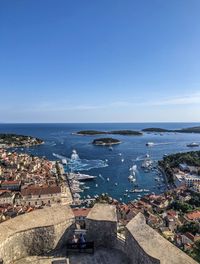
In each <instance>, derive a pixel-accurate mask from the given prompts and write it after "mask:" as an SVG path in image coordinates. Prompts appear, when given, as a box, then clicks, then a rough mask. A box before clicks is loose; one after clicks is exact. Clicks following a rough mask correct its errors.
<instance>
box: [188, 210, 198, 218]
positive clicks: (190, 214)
mask: <svg viewBox="0 0 200 264" xmlns="http://www.w3.org/2000/svg"><path fill="white" fill-rule="evenodd" d="M186 217H187V218H188V219H189V220H196V219H200V211H195V212H192V213H188V214H186Z"/></svg>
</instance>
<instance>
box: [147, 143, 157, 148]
mask: <svg viewBox="0 0 200 264" xmlns="http://www.w3.org/2000/svg"><path fill="white" fill-rule="evenodd" d="M154 145H155V143H154V142H147V143H146V146H147V147H153V146H154Z"/></svg>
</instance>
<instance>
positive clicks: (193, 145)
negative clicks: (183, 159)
mask: <svg viewBox="0 0 200 264" xmlns="http://www.w3.org/2000/svg"><path fill="white" fill-rule="evenodd" d="M187 147H189V148H191V147H192V148H194V147H199V143H196V142H192V143H190V144H187Z"/></svg>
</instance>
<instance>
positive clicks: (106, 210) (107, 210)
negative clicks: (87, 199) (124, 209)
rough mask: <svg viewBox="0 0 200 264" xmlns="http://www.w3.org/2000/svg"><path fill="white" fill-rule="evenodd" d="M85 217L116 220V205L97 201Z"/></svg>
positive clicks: (97, 219)
mask: <svg viewBox="0 0 200 264" xmlns="http://www.w3.org/2000/svg"><path fill="white" fill-rule="evenodd" d="M87 219H91V220H95V221H112V222H117V214H116V207H115V206H114V205H110V204H101V203H97V204H95V205H94V207H93V208H92V210H90V212H89V214H88V216H87Z"/></svg>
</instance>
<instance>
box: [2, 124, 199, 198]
mask: <svg viewBox="0 0 200 264" xmlns="http://www.w3.org/2000/svg"><path fill="white" fill-rule="evenodd" d="M199 125H200V124H199V123H127V124H126V123H106V124H0V133H3V132H6V133H17V134H23V135H30V136H34V137H39V138H41V139H43V140H44V141H45V144H44V145H41V146H35V147H31V148H28V149H26V148H25V149H19V150H18V151H19V152H20V151H21V152H26V153H29V154H34V155H38V156H46V157H47V158H48V159H50V160H59V158H58V157H59V156H57V155H61V157H66V158H70V156H71V153H72V150H73V149H75V150H76V151H77V153H78V155H79V157H80V164H79V167H78V168H76V169H77V170H80V172H81V173H86V174H90V175H95V176H97V178H96V179H95V180H94V181H91V182H88V183H87V186H89V187H90V189H88V190H85V191H84V193H83V194H82V195H83V196H87V195H91V196H93V195H95V194H101V193H108V194H109V195H111V196H112V197H115V198H117V199H119V198H122V200H123V201H124V202H127V201H129V200H133V199H135V198H138V194H135V193H130V194H129V195H130V197H127V196H124V193H125V190H126V189H127V190H130V189H132V188H133V183H132V184H131V183H130V182H129V181H128V176H129V175H130V171H129V169H130V167H131V166H133V164H136V165H137V168H138V171H137V174H136V178H137V180H136V183H137V184H138V186H139V187H138V188H145V189H149V190H150V191H151V192H155V193H159V192H161V191H162V190H160V189H158V188H157V187H156V182H155V177H156V173H155V172H149V173H145V172H144V170H143V169H141V164H142V162H143V159H144V157H145V155H146V154H147V153H148V154H149V155H150V157H151V158H152V160H154V161H157V160H160V159H162V157H163V155H164V154H171V153H176V152H180V151H189V150H191V149H190V148H188V147H187V146H186V145H187V144H188V143H191V142H200V134H178V133H177V134H174V133H163V135H160V134H159V133H156V134H155V133H152V134H147V133H145V134H144V135H143V136H120V135H112V136H111V137H113V138H117V139H119V140H121V141H122V144H120V145H116V146H114V147H113V151H110V150H109V148H108V147H102V146H94V145H92V144H91V142H92V141H93V139H94V138H98V137H101V136H78V135H72V133H73V132H76V131H79V130H88V129H94V130H104V131H105V130H107V131H109V130H119V129H133V130H141V129H143V128H147V127H160V128H167V129H179V128H185V127H192V126H199ZM147 142H154V143H156V145H155V146H153V147H151V148H149V147H147V146H146V143H147ZM199 149H200V148H195V150H199ZM56 156H57V157H56ZM123 160H124V161H123ZM105 161H106V164H107V166H104V165H105ZM107 178H109V179H110V181H109V182H108V181H107V180H106V179H107Z"/></svg>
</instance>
